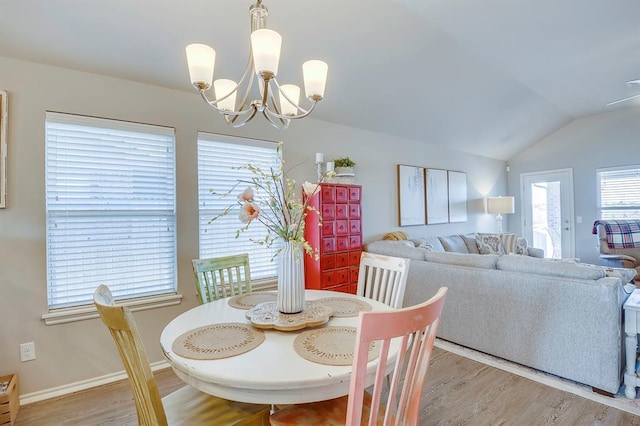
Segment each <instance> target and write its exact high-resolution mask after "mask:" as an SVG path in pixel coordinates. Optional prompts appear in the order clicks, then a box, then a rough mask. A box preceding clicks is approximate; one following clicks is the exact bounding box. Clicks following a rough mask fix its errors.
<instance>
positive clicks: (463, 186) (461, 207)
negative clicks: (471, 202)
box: [448, 170, 467, 222]
mask: <svg viewBox="0 0 640 426" xmlns="http://www.w3.org/2000/svg"><path fill="white" fill-rule="evenodd" d="M448 174H449V176H448V177H449V222H466V221H467V174H466V173H465V172H456V171H453V170H449V171H448Z"/></svg>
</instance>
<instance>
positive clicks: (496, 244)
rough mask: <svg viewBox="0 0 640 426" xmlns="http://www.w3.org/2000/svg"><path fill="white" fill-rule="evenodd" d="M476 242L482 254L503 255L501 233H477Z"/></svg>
mask: <svg viewBox="0 0 640 426" xmlns="http://www.w3.org/2000/svg"><path fill="white" fill-rule="evenodd" d="M476 243H477V245H478V251H479V252H480V254H498V255H503V254H505V252H504V245H503V244H502V240H501V239H500V235H499V234H481V233H478V234H476Z"/></svg>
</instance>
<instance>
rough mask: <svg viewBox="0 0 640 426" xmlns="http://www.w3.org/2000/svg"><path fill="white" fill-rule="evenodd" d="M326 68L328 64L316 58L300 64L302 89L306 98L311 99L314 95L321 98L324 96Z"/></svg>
mask: <svg viewBox="0 0 640 426" xmlns="http://www.w3.org/2000/svg"><path fill="white" fill-rule="evenodd" d="M328 69H329V66H328V65H327V63H326V62H324V61H319V60H317V59H314V60H311V61H307V62H305V63H304V64H302V75H303V77H304V91H305V95H306V97H307V98H309V99H311V98H313V97H314V96H319V97H320V99H322V98H323V97H324V88H325V85H326V83H327V71H328Z"/></svg>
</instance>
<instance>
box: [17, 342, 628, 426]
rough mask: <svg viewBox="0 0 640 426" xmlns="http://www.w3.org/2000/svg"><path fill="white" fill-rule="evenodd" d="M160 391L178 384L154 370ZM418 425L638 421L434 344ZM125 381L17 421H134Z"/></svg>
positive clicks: (30, 408) (33, 409) (27, 409)
mask: <svg viewBox="0 0 640 426" xmlns="http://www.w3.org/2000/svg"><path fill="white" fill-rule="evenodd" d="M155 376H156V381H157V384H158V387H159V388H160V393H161V394H162V395H166V394H167V393H170V392H172V391H173V390H175V389H177V388H179V387H181V386H183V383H182V382H181V381H180V380H179V379H178V378H177V377H176V376H175V375H174V374H173V372H172V371H171V370H169V369H167V370H162V371H159V372H156V374H155ZM422 410H423V412H422V413H421V420H420V425H473V426H476V425H492V426H496V425H518V426H520V425H522V426H525V425H526V426H535V425H571V426H574V425H639V426H640V416H634V415H632V414H629V413H627V412H624V411H621V410H618V409H615V408H611V407H609V406H607V405H603V404H599V403H597V402H593V401H591V400H588V399H585V398H582V397H579V396H576V395H573V394H571V393H568V392H564V391H561V390H558V389H554V388H552V387H549V386H546V385H542V384H540V383H537V382H534V381H532V380H529V379H526V378H523V377H520V376H517V375H514V374H511V373H508V372H505V371H503V370H499V369H497V368H494V367H490V366H487V365H484V364H481V363H479V362H476V361H473V360H469V359H467V358H464V357H461V356H458V355H455V354H452V353H450V352H446V351H444V350H442V349H439V348H434V353H433V356H432V359H431V366H430V367H429V372H428V376H427V384H426V386H425V390H424V392H423V401H422ZM135 424H136V414H135V407H134V405H133V400H132V397H131V390H130V388H129V384H128V382H127V381H126V380H125V381H121V382H117V383H112V384H108V385H104V386H100V387H98V388H94V389H90V390H86V391H82V392H77V393H74V394H72V395H68V396H64V397H59V398H54V399H50V400H47V401H41V402H37V403H34V404H29V405H26V406H23V407H21V408H20V411H19V414H18V419H17V421H16V426H28V425H34V426H41V425H42V426H45V425H46V426H48V425H56V426H62V425H74V426H84V425H91V426H94V425H118V426H120V425H135Z"/></svg>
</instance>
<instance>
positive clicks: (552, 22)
mask: <svg viewBox="0 0 640 426" xmlns="http://www.w3.org/2000/svg"><path fill="white" fill-rule="evenodd" d="M250 4H251V1H250V0H0V56H8V57H15V58H19V59H24V60H29V61H34V62H42V63H47V64H52V65H57V66H62V67H67V68H73V69H78V70H84V71H89V72H94V73H98V74H104V75H108V76H113V77H119V78H125V79H130V80H134V81H140V82H145V83H150V84H155V85H159V86H164V87H169V88H173V89H178V90H183V91H192V92H193V94H194V96H198V95H197V94H196V92H195V91H194V90H193V89H192V88H191V85H190V82H189V76H188V71H187V67H186V60H185V55H184V47H185V46H186V45H187V44H189V43H193V42H202V43H206V44H210V45H211V46H213V47H214V48H215V49H216V51H217V58H216V72H215V76H216V78H234V79H238V78H239V77H240V75H241V74H242V71H243V69H244V65H245V62H246V56H247V54H248V43H249V14H248V7H249V6H250ZM264 4H265V5H266V6H267V7H268V8H269V12H270V16H269V21H268V26H269V27H270V28H272V29H275V30H277V31H278V32H280V33H281V34H282V36H283V46H282V57H281V60H280V70H279V73H278V80H279V81H280V83H281V84H282V83H287V82H293V83H298V84H301V79H302V75H301V74H302V72H301V69H300V66H301V64H302V62H304V61H306V60H307V59H314V58H317V59H323V60H325V61H326V62H327V63H328V64H329V77H328V83H327V90H326V93H325V99H324V100H323V101H322V102H321V103H320V104H319V105H318V107H317V108H316V110H315V111H314V113H313V117H314V118H316V119H320V120H324V121H328V122H333V123H338V124H342V125H346V126H351V127H357V128H362V129H367V130H371V131H375V132H380V133H384V134H390V135H396V136H400V137H404V138H410V139H416V140H421V141H425V142H430V143H434V144H439V145H442V146H446V147H449V148H452V149H457V150H462V151H466V152H471V153H476V154H480V155H484V156H488V157H492V158H497V159H502V160H507V159H509V158H510V157H512V156H513V155H515V154H516V153H518V152H520V151H522V150H523V149H525V148H526V147H527V146H529V145H531V144H532V143H535V142H536V141H538V140H540V139H541V138H542V137H544V136H546V135H548V134H549V133H551V132H553V131H554V130H556V129H558V128H559V127H560V126H562V125H564V124H566V123H567V122H569V121H571V120H573V119H575V118H578V117H582V116H585V115H589V114H595V113H599V112H603V111H606V110H609V109H612V107H606V106H605V104H606V103H608V102H611V101H614V100H616V99H620V98H623V97H627V96H631V95H634V94H637V93H640V87H628V86H627V85H625V82H626V81H628V80H632V79H638V78H640V24H639V23H640V1H637V0H368V1H364V0H322V1H321V0H317V1H311V0H264ZM0 84H1V82H0ZM638 100H639V101H640V98H639V99H638ZM634 105H636V104H634V102H627V103H622V104H618V105H616V108H623V107H630V106H634ZM203 108H204V106H203ZM250 125H251V123H250V124H248V126H250ZM295 125H296V123H295V122H294V123H293V124H292V126H295Z"/></svg>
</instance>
